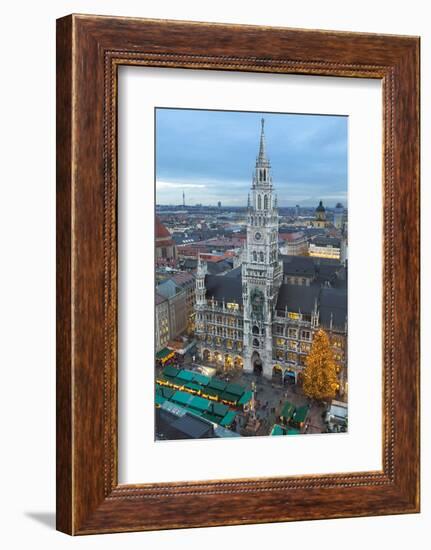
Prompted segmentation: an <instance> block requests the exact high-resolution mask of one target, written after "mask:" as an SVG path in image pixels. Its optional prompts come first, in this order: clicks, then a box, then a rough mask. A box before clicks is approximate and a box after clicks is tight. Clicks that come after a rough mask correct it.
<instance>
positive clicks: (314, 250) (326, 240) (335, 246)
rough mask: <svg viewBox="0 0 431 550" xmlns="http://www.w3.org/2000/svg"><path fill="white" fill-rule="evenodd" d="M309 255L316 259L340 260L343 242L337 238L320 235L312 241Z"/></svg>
mask: <svg viewBox="0 0 431 550" xmlns="http://www.w3.org/2000/svg"><path fill="white" fill-rule="evenodd" d="M308 254H309V255H310V256H314V257H315V258H331V259H333V260H339V259H340V257H341V241H340V239H337V238H335V237H324V236H320V235H318V236H317V237H314V239H312V240H311V241H310V244H309V248H308Z"/></svg>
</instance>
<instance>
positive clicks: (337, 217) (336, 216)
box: [334, 202, 344, 229]
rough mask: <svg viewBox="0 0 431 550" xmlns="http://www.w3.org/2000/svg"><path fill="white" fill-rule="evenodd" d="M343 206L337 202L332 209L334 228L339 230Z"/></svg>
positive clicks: (341, 223)
mask: <svg viewBox="0 0 431 550" xmlns="http://www.w3.org/2000/svg"><path fill="white" fill-rule="evenodd" d="M343 218H344V206H343V205H342V204H341V202H337V204H336V205H335V209H334V227H336V228H337V229H341V228H342V227H343V221H344V220H343Z"/></svg>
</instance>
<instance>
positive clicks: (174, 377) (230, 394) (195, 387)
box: [156, 365, 253, 410]
mask: <svg viewBox="0 0 431 550" xmlns="http://www.w3.org/2000/svg"><path fill="white" fill-rule="evenodd" d="M156 383H157V384H158V385H159V386H166V387H168V388H172V389H174V390H179V391H182V392H185V393H189V394H192V395H196V396H199V397H202V398H204V399H207V400H208V401H217V402H219V403H223V404H225V405H228V407H232V408H235V409H239V410H243V408H244V407H245V406H247V405H248V403H249V402H250V401H251V399H252V397H253V392H252V391H249V390H247V388H245V387H244V386H242V385H241V384H233V383H229V382H225V381H224V380H221V379H220V378H216V377H210V376H207V375H205V374H202V373H199V372H195V371H191V370H187V369H181V368H177V367H174V366H172V365H168V366H166V367H165V368H164V369H163V372H162V374H161V376H159V377H157V380H156Z"/></svg>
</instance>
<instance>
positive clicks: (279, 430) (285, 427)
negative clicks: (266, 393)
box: [271, 401, 310, 435]
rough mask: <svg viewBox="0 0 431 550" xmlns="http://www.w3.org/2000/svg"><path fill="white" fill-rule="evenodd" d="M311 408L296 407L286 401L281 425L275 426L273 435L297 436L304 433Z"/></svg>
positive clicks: (281, 413) (305, 406)
mask: <svg viewBox="0 0 431 550" xmlns="http://www.w3.org/2000/svg"><path fill="white" fill-rule="evenodd" d="M309 410H310V408H309V406H308V405H303V406H302V407H295V405H294V404H293V403H291V402H290V401H286V402H285V403H284V405H283V408H282V409H281V412H280V422H279V424H274V426H273V428H272V431H271V435H296V434H299V433H303V430H304V428H305V425H306V421H307V417H308V413H309Z"/></svg>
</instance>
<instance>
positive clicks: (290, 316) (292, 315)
mask: <svg viewBox="0 0 431 550" xmlns="http://www.w3.org/2000/svg"><path fill="white" fill-rule="evenodd" d="M287 315H288V317H289V319H295V320H297V319H299V313H295V312H293V311H289V313H288V314H287Z"/></svg>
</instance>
